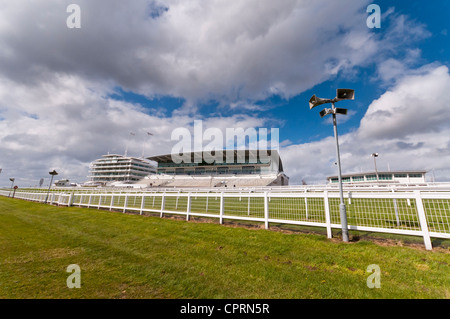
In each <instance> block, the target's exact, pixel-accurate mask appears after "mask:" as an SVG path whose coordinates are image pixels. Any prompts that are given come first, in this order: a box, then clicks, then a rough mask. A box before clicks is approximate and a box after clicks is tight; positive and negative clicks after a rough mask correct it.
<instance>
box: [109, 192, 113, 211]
mask: <svg viewBox="0 0 450 319" xmlns="http://www.w3.org/2000/svg"><path fill="white" fill-rule="evenodd" d="M113 205H114V193H112V194H111V204H110V205H109V211H111V210H112V207H113Z"/></svg>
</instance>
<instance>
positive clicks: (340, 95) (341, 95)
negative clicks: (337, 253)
mask: <svg viewBox="0 0 450 319" xmlns="http://www.w3.org/2000/svg"><path fill="white" fill-rule="evenodd" d="M336 93H337V94H336V97H335V98H334V99H321V98H319V97H317V96H316V95H313V96H312V97H311V99H310V100H309V108H310V109H313V108H314V107H316V106H318V105H322V104H325V103H331V106H332V108H331V110H330V109H324V110H322V111H321V112H320V116H321V117H324V116H326V115H328V114H332V115H333V128H334V137H335V139H336V155H337V164H338V173H339V174H338V179H339V195H340V200H341V201H340V204H339V212H340V216H341V225H342V241H344V242H348V241H349V236H348V224H347V209H346V207H345V202H344V191H343V187H342V169H341V156H340V152H339V139H338V131H337V120H336V113H339V114H347V112H346V111H347V110H346V109H339V110H338V111H337V109H336V107H335V106H334V104H335V103H336V102H339V101H341V100H354V99H355V91H354V90H351V89H338V90H337V91H336Z"/></svg>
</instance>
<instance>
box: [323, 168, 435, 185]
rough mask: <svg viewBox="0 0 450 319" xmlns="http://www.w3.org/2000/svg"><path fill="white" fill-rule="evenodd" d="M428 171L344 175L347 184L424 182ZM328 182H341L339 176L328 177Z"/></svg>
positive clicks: (343, 181)
mask: <svg viewBox="0 0 450 319" xmlns="http://www.w3.org/2000/svg"><path fill="white" fill-rule="evenodd" d="M425 174H426V171H392V172H368V173H354V174H346V175H342V183H347V184H374V183H378V184H380V183H382V184H423V183H425ZM327 181H328V184H337V183H339V179H338V176H329V177H327Z"/></svg>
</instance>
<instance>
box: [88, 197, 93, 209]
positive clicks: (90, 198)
mask: <svg viewBox="0 0 450 319" xmlns="http://www.w3.org/2000/svg"><path fill="white" fill-rule="evenodd" d="M91 200H92V194H89V201H88V206H87V208H89V207H90V206H91Z"/></svg>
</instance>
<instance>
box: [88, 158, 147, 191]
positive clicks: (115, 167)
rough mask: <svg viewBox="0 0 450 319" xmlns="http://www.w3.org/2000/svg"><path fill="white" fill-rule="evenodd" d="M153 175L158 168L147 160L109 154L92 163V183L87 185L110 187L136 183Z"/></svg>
mask: <svg viewBox="0 0 450 319" xmlns="http://www.w3.org/2000/svg"><path fill="white" fill-rule="evenodd" d="M151 174H156V167H155V166H154V165H153V164H152V163H150V162H149V161H147V160H145V159H142V158H136V157H128V156H122V155H117V154H111V155H110V154H108V155H103V156H102V157H101V158H99V159H97V160H95V161H93V162H92V163H91V165H90V175H89V176H88V177H89V179H90V182H88V183H87V184H92V185H102V186H108V185H111V184H112V183H114V182H121V183H124V184H127V183H136V182H137V181H140V180H141V179H143V178H144V177H145V176H148V175H151ZM87 186H88V185H87Z"/></svg>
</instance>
